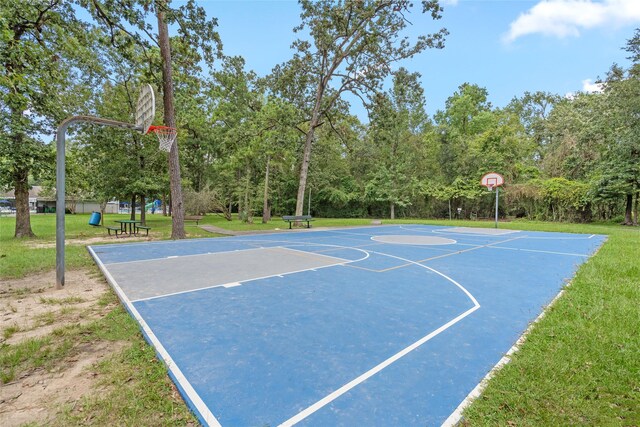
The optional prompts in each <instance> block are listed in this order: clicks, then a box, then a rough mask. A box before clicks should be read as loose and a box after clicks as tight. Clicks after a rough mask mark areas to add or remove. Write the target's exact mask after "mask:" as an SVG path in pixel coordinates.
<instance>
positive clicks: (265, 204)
mask: <svg viewBox="0 0 640 427" xmlns="http://www.w3.org/2000/svg"><path fill="white" fill-rule="evenodd" d="M270 162H271V158H270V157H267V167H266V168H265V172H264V196H263V199H262V223H263V224H266V223H268V222H269V220H270V219H271V212H269V163H270Z"/></svg>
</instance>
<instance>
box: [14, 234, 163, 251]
mask: <svg viewBox="0 0 640 427" xmlns="http://www.w3.org/2000/svg"><path fill="white" fill-rule="evenodd" d="M150 240H153V236H152V235H151V234H149V236H131V237H128V236H127V237H116V236H110V237H109V236H104V237H102V236H101V237H87V238H84V239H65V241H64V244H65V246H68V245H74V246H87V245H98V244H102V243H129V242H144V241H150ZM25 245H26V246H27V247H29V248H33V249H50V248H55V247H56V242H38V241H31V242H25Z"/></svg>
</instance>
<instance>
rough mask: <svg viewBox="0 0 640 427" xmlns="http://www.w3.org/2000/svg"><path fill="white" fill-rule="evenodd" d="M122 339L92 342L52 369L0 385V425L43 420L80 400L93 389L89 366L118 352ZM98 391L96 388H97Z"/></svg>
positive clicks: (6, 426) (94, 379) (93, 375)
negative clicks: (118, 340) (119, 340)
mask: <svg viewBox="0 0 640 427" xmlns="http://www.w3.org/2000/svg"><path fill="white" fill-rule="evenodd" d="M124 345H125V343H123V342H94V343H86V344H83V345H81V346H79V347H78V349H77V352H76V353H75V354H74V356H73V357H71V358H68V359H66V360H62V361H61V363H60V364H59V365H58V367H57V368H56V369H54V370H52V371H46V370H44V369H41V368H40V369H36V370H35V371H32V372H28V373H25V374H23V375H22V376H21V377H20V378H18V379H17V380H15V381H12V382H10V383H8V384H4V385H2V387H0V425H2V426H4V427H13V426H19V425H22V424H25V423H31V422H38V423H45V424H46V422H47V420H48V419H50V418H51V417H52V416H55V414H56V413H57V412H58V411H59V410H60V409H61V406H63V405H69V407H70V408H73V407H75V406H76V405H77V404H79V403H80V400H81V399H83V397H85V396H86V395H89V394H90V393H92V392H95V391H96V383H97V380H98V374H97V373H96V372H95V371H94V370H93V369H92V367H93V366H94V365H95V364H96V363H98V362H100V361H101V360H102V359H104V358H106V357H109V356H111V355H112V354H114V353H115V352H118V351H121V350H122V348H123V347H124ZM98 391H99V390H98Z"/></svg>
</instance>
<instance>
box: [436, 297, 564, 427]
mask: <svg viewBox="0 0 640 427" xmlns="http://www.w3.org/2000/svg"><path fill="white" fill-rule="evenodd" d="M563 294H564V289H562V290H561V291H560V292H558V295H556V296H555V297H554V298H553V299H552V300H551V302H550V303H549V304H548V305H547V306H546V307H545V308H544V310H542V313H540V315H539V316H538V317H536V319H535V320H534V321H533V322H531V323H530V324H529V326H528V327H527V329H525V331H524V332H523V333H522V335H521V336H520V338H518V340H517V341H516V343H515V344H514V345H513V346H511V348H510V349H509V350H508V351H507V352H506V353H505V355H504V356H503V357H502V358H501V359H500V360H499V361H498V363H496V364H495V366H494V367H493V368H491V370H490V371H489V372H488V373H487V375H485V376H484V378H483V379H482V380H481V381H480V383H478V385H477V386H475V387H474V388H473V390H471V392H470V393H469V394H468V395H467V397H465V398H464V400H463V401H462V402H460V404H459V405H458V407H457V408H456V409H455V411H453V412H452V413H451V415H449V417H448V418H447V419H446V420H445V421H444V423H442V426H441V427H455V426H457V425H458V423H459V422H460V420H461V419H462V413H463V412H464V410H465V409H466V408H467V407H468V406H469V405H471V402H473V401H474V400H475V399H477V398H478V397H480V395H481V394H482V392H483V391H484V389H485V388H486V387H487V384H488V383H489V380H490V379H491V378H493V377H494V376H495V375H496V374H497V373H498V371H500V369H502V368H503V367H504V366H505V365H506V364H507V363H509V362H510V361H511V356H512V355H513V354H514V353H515V352H516V351H518V349H519V348H520V347H521V346H522V344H524V342H525V340H526V339H527V336H528V335H529V333H530V332H531V330H532V329H533V327H534V326H535V325H536V323H538V322H539V321H540V320H542V318H543V317H544V316H545V314H546V312H547V310H549V308H550V307H551V306H553V304H554V303H555V302H556V301H557V300H558V298H560V297H561V296H562V295H563Z"/></svg>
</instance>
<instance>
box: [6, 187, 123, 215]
mask: <svg viewBox="0 0 640 427" xmlns="http://www.w3.org/2000/svg"><path fill="white" fill-rule="evenodd" d="M2 200H4V201H6V202H5V203H0V209H3V210H9V211H13V210H15V206H16V196H15V193H14V191H13V190H11V191H8V192H6V193H0V201H2ZM65 206H66V209H67V210H69V211H71V212H74V213H79V214H81V213H91V212H99V211H100V202H98V201H96V200H90V199H87V200H84V199H70V198H67V200H66V201H65ZM118 206H119V201H118V200H112V201H110V202H108V203H107V206H106V208H105V213H118ZM29 211H30V212H31V213H53V212H55V211H56V198H55V195H50V194H47V193H46V192H45V191H43V188H42V187H41V186H39V185H34V186H33V187H32V188H31V189H30V190H29Z"/></svg>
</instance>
